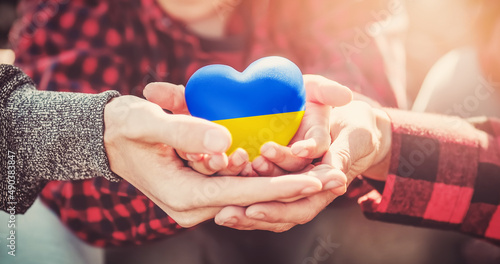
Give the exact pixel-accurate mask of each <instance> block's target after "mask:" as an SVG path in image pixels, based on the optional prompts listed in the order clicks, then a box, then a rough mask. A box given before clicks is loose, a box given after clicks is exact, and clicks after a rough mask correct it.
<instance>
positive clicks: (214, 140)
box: [203, 129, 230, 153]
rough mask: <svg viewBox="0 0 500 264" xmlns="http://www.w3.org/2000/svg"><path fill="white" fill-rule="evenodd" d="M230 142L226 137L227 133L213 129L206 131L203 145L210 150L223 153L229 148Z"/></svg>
mask: <svg viewBox="0 0 500 264" xmlns="http://www.w3.org/2000/svg"><path fill="white" fill-rule="evenodd" d="M229 144H230V142H229V141H228V140H227V139H226V138H225V135H223V133H221V132H220V131H219V130H216V129H211V130H208V131H207V132H205V138H204V139H203V146H204V147H205V148H206V149H207V150H208V151H213V152H215V153H222V152H224V151H226V149H228V148H229Z"/></svg>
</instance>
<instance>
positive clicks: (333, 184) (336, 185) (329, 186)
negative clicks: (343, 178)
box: [323, 180, 345, 191]
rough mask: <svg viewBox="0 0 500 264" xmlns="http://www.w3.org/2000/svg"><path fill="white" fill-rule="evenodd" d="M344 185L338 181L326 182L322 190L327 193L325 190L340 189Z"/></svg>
mask: <svg viewBox="0 0 500 264" xmlns="http://www.w3.org/2000/svg"><path fill="white" fill-rule="evenodd" d="M344 185H345V184H344V183H341V182H339V181H335V180H334V181H329V182H327V183H326V184H325V185H324V186H323V190H324V191H327V190H331V189H335V188H339V187H342V186H344Z"/></svg>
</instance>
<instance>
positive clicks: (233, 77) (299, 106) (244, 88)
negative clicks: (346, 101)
mask: <svg viewBox="0 0 500 264" xmlns="http://www.w3.org/2000/svg"><path fill="white" fill-rule="evenodd" d="M185 96H186V103H187V106H188V109H189V112H190V113H191V115H193V116H196V117H201V118H204V119H207V120H210V121H213V122H215V123H218V124H220V125H223V126H225V127H226V128H227V129H229V131H230V132H231V135H232V139H233V141H232V145H231V147H230V148H229V150H228V154H230V153H232V152H233V151H234V150H235V149H237V148H243V149H245V150H246V151H247V152H248V155H249V157H250V160H251V161H252V160H253V159H254V158H255V157H257V156H258V155H259V153H260V147H261V146H262V144H264V143H265V142H268V141H274V142H276V143H278V144H281V145H287V144H288V143H289V142H290V140H291V139H292V138H293V136H294V135H295V133H296V132H297V129H298V128H299V125H300V122H301V120H302V117H303V116H304V110H305V96H306V93H305V89H304V81H303V78H302V73H301V71H300V69H299V68H298V67H297V65H295V64H294V63H293V62H291V61H290V60H288V59H285V58H282V57H277V56H272V57H265V58H261V59H259V60H257V61H255V62H253V63H252V64H250V66H248V68H247V69H246V70H244V71H243V72H238V71H236V70H235V69H233V68H231V67H229V66H226V65H219V64H216V65H209V66H205V67H203V68H200V69H199V70H198V71H196V72H195V73H194V74H193V75H192V76H191V78H190V79H189V81H188V83H187V85H186V91H185Z"/></svg>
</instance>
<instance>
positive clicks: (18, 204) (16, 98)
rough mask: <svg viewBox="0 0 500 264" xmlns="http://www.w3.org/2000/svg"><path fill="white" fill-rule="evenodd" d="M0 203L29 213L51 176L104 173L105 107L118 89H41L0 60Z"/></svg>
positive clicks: (111, 177)
mask: <svg viewBox="0 0 500 264" xmlns="http://www.w3.org/2000/svg"><path fill="white" fill-rule="evenodd" d="M0 89H1V94H0V118H1V122H2V124H1V126H0V136H1V137H0V159H1V160H0V170H1V175H0V176H1V178H0V193H1V196H0V208H1V209H2V210H4V211H9V212H10V213H13V212H14V213H16V214H17V213H24V212H25V211H26V210H27V209H28V208H29V207H30V206H31V204H32V203H33V202H34V201H35V199H36V197H37V194H38V193H39V192H40V190H41V189H42V188H43V187H44V185H45V184H46V183H47V182H48V181H50V180H80V179H89V178H93V177H98V176H101V177H105V178H106V179H108V180H111V181H118V180H119V177H118V176H117V175H116V174H114V173H113V172H112V171H111V170H110V168H109V162H108V159H107V156H106V152H105V149H104V143H103V133H104V121H103V115H104V106H105V105H106V103H107V102H108V101H109V100H111V99H112V98H113V97H116V96H119V94H118V92H116V91H108V92H104V93H101V94H82V93H64V92H47V91H38V90H36V89H35V86H34V84H33V82H32V81H31V79H30V78H29V77H28V76H26V75H25V74H24V73H22V72H21V70H19V69H18V68H16V67H14V66H10V65H5V64H4V65H0Z"/></svg>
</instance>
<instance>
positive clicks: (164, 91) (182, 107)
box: [143, 82, 189, 114]
mask: <svg viewBox="0 0 500 264" xmlns="http://www.w3.org/2000/svg"><path fill="white" fill-rule="evenodd" d="M184 90H185V89H184V86H182V85H176V84H172V83H167V82H154V83H149V84H148V85H146V87H145V88H144V91H143V95H144V97H146V99H147V100H148V101H150V102H152V103H155V104H157V105H159V106H160V107H161V108H163V109H166V110H169V111H171V112H172V113H174V114H189V111H188V108H187V105H186V100H185V98H184Z"/></svg>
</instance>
